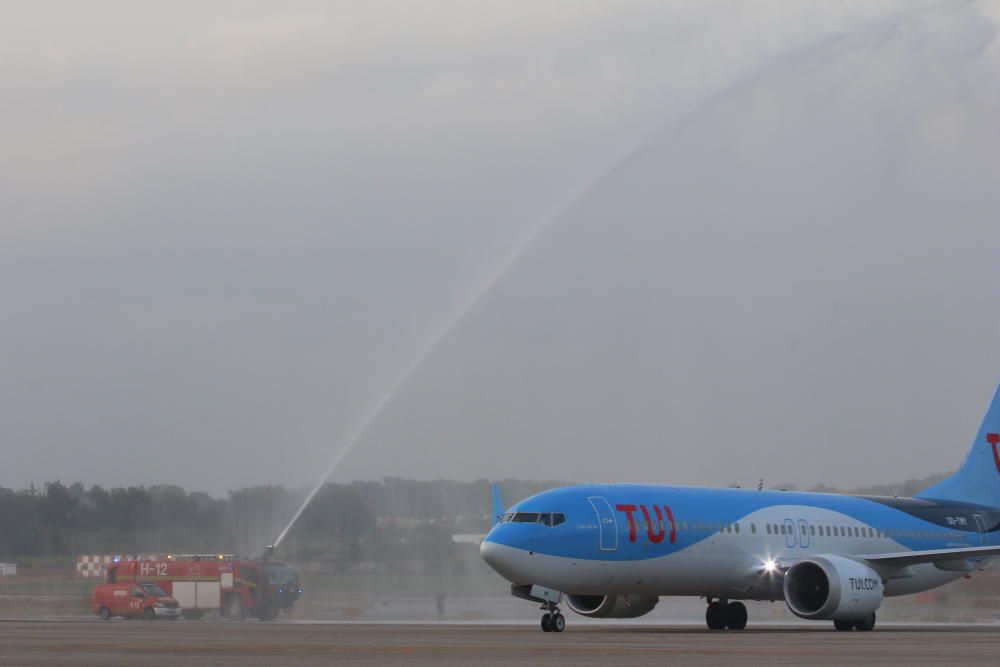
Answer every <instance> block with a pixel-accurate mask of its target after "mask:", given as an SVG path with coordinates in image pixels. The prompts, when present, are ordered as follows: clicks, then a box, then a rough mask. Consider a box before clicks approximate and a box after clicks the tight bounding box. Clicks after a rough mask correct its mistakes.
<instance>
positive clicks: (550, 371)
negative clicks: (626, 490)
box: [0, 3, 1000, 491]
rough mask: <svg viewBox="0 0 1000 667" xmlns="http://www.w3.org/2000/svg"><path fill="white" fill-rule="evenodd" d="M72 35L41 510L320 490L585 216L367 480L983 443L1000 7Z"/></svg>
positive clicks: (30, 398) (29, 332)
mask: <svg viewBox="0 0 1000 667" xmlns="http://www.w3.org/2000/svg"><path fill="white" fill-rule="evenodd" d="M927 6H930V5H927ZM69 7H72V6H69ZM59 8H60V9H64V10H66V11H65V12H64V13H61V14H57V13H54V12H51V11H46V10H47V9H50V8H46V7H44V6H43V7H41V8H37V6H36V5H34V4H33V3H32V4H26V5H22V6H19V7H18V8H17V11H16V12H15V16H16V18H17V19H18V20H15V21H11V22H8V23H7V24H6V27H5V28H3V29H0V30H3V35H2V36H3V39H0V44H3V46H2V47H0V49H2V51H0V53H2V54H3V56H4V57H3V58H2V59H0V61H2V63H4V64H2V65H0V78H2V80H3V82H4V84H5V85H4V89H5V90H6V91H10V92H9V93H8V103H7V104H5V105H4V110H3V111H0V142H2V143H3V145H4V146H5V151H4V155H3V157H0V198H2V200H3V201H5V202H7V208H8V214H7V215H6V216H5V224H4V225H3V226H2V227H0V244H2V245H0V279H2V282H0V284H2V287H0V299H2V302H3V303H4V304H5V317H4V322H3V323H2V324H0V346H2V348H0V349H2V352H0V358H2V359H3V362H2V363H3V368H2V370H3V372H2V374H0V423H3V425H4V433H5V435H4V447H5V449H7V450H8V451H9V452H11V453H12V456H11V457H10V460H9V461H8V465H6V466H5V467H4V469H3V472H2V473H0V483H2V484H7V485H20V484H24V483H26V482H28V481H31V480H34V481H41V480H43V479H47V478H53V477H62V478H63V479H78V478H80V479H83V480H84V481H94V482H102V483H126V482H135V481H146V482H158V481H173V482H178V483H181V484H185V485H188V486H190V487H192V488H205V489H208V490H212V491H217V490H221V489H225V488H232V487H235V486H240V485H243V484H248V483H255V482H261V481H279V482H282V481H283V482H288V483H308V482H311V481H312V480H313V478H314V477H315V474H316V470H317V469H318V468H320V467H322V466H323V464H324V462H325V460H327V458H328V457H329V456H330V455H331V454H332V451H334V450H335V449H336V447H337V444H338V442H339V439H340V438H341V437H342V436H343V434H344V433H346V432H348V431H349V430H350V428H351V425H352V423H353V422H354V421H355V420H357V419H358V418H359V415H360V414H362V413H363V411H364V409H365V408H366V406H368V405H370V404H371V403H372V402H373V401H375V400H376V399H377V397H378V395H379V393H380V391H382V390H383V388H384V387H385V386H386V385H388V384H389V383H390V382H391V381H392V379H393V377H394V375H395V373H397V372H398V370H399V369H400V368H401V367H402V366H404V365H405V363H406V361H407V360H408V359H410V358H412V356H413V355H414V354H416V353H417V352H418V351H419V349H420V347H421V346H422V345H423V344H424V342H425V341H426V340H427V338H428V336H429V335H430V333H431V332H433V331H434V330H435V328H436V327H437V326H438V325H439V323H440V322H442V321H444V320H445V319H446V318H447V317H448V315H449V313H450V312H451V310H452V309H453V308H454V307H455V304H456V303H459V302H460V301H461V298H462V296H463V295H464V294H465V293H466V291H467V290H468V289H469V285H470V284H474V283H475V282H476V281H477V280H480V279H482V277H483V276H484V275H486V274H487V273H488V271H489V269H490V267H491V266H492V265H493V264H494V263H495V261H496V259H497V258H498V257H500V256H502V255H503V253H504V252H506V251H507V250H508V249H509V248H510V247H511V246H512V244H513V243H514V242H515V240H516V239H517V238H519V237H520V236H521V235H522V234H524V233H525V232H526V231H527V230H528V229H530V228H531V227H532V226H533V225H535V224H537V223H538V222H539V221H541V220H544V219H546V218H547V217H549V216H551V215H553V214H554V213H555V212H556V211H559V210H560V209H562V208H563V207H565V206H567V205H568V204H569V209H568V210H567V211H566V212H565V213H563V214H561V215H560V217H559V219H558V220H557V222H556V224H555V226H554V227H553V228H552V229H550V230H549V231H548V232H547V233H546V234H545V235H544V236H543V237H542V238H541V239H540V240H539V242H538V244H537V245H535V246H534V247H532V248H531V249H530V251H529V252H528V254H527V255H526V256H525V257H524V258H523V260H522V261H521V262H520V263H519V264H518V265H517V266H516V268H515V270H514V271H513V272H512V273H511V274H510V275H509V276H508V277H507V278H506V279H505V280H503V281H502V282H501V283H500V285H498V288H497V290H496V291H494V292H492V293H491V294H490V295H489V296H488V298H487V299H486V300H485V301H484V302H483V303H481V304H480V305H479V306H478V307H477V308H476V309H475V310H474V311H473V312H472V313H471V316H470V317H469V319H468V320H466V321H465V322H464V323H463V325H462V327H461V328H460V329H459V330H458V331H457V332H456V333H455V334H454V336H452V337H450V338H449V339H448V340H447V341H446V343H445V345H444V346H443V347H442V348H441V349H440V350H439V351H438V352H437V353H436V354H435V355H434V356H433V357H432V358H431V360H430V363H429V364H428V365H427V367H426V368H424V369H423V370H422V371H421V372H420V373H419V374H418V375H417V376H416V377H415V378H414V380H413V382H412V383H410V384H409V385H408V386H407V387H406V389H405V391H404V392H403V394H402V395H401V396H400V400H399V401H398V402H396V403H394V404H393V405H391V406H390V408H389V410H388V411H387V413H386V414H385V416H384V419H382V420H380V421H379V422H377V424H376V426H375V428H374V429H373V431H372V432H371V434H370V435H369V437H368V438H367V439H366V441H365V442H363V443H362V446H361V447H360V448H359V450H358V451H357V452H356V453H355V454H353V455H352V456H351V457H349V458H348V459H347V460H346V461H345V464H344V466H343V468H342V470H341V471H340V473H339V474H340V475H342V476H343V477H355V476H357V477H379V476H381V475H384V474H403V475H417V476H420V477H436V476H458V477H465V478H469V477H480V476H506V475H517V476H522V477H550V478H551V477H558V478H563V479H595V480H600V479H605V478H607V479H621V480H639V479H642V480H661V481H663V480H673V481H690V482H697V483H725V482H728V481H732V480H737V479H749V478H755V477H756V476H758V475H768V476H769V477H774V478H779V477H780V478H783V479H794V480H799V481H801V482H802V484H800V485H806V484H810V483H813V482H816V481H826V482H833V483H840V484H845V485H849V484H855V483H857V484H860V483H867V482H874V481H879V480H883V479H886V478H896V477H900V476H903V475H910V474H914V475H918V474H925V473H928V472H932V471H936V470H940V469H941V468H942V467H947V466H951V465H954V464H955V463H957V461H958V458H959V457H960V456H961V454H962V453H963V451H964V447H965V444H966V440H967V438H968V437H971V435H972V432H973V430H974V427H975V423H974V422H975V421H976V420H977V419H978V417H979V414H978V413H979V411H980V410H981V406H982V403H983V401H984V400H985V398H986V394H987V393H988V391H989V389H990V387H991V385H992V384H993V382H994V381H995V379H996V378H995V377H994V376H995V375H997V373H996V370H997V368H998V367H1000V365H998V364H997V361H998V358H997V357H998V352H997V347H996V343H995V341H996V337H997V334H998V333H1000V318H998V316H997V315H996V314H995V312H993V311H995V308H994V309H992V310H991V309H990V308H989V307H988V304H991V303H995V302H996V296H997V293H996V285H997V284H1000V281H998V275H997V269H996V268H995V267H996V263H995V262H994V261H992V260H991V257H990V254H991V248H992V247H994V245H995V242H996V240H997V228H996V223H995V221H996V219H997V215H996V214H997V209H998V202H997V196H996V194H995V190H996V188H995V177H994V175H993V171H994V170H992V169H991V166H992V160H993V156H994V155H995V154H996V148H997V136H996V130H995V129H994V125H995V123H994V122H993V121H992V118H994V117H995V115H996V111H997V90H996V81H997V80H998V78H997V77H996V74H997V65H998V47H997V46H996V44H997V42H996V40H995V38H994V35H995V30H996V21H997V17H996V15H995V11H994V15H993V16H990V14H989V12H990V11H992V7H990V6H980V5H951V4H947V5H944V6H942V7H938V8H934V9H930V10H927V11H918V8H917V7H916V6H914V5H912V4H911V3H881V4H876V3H847V4H843V3H838V4H835V5H834V4H829V5H824V4H816V5H809V6H808V7H802V8H789V7H787V6H786V5H784V4H782V3H773V4H767V5H762V4H757V3H755V4H753V5H752V6H751V5H747V4H742V3H714V4H713V3H692V4H687V5H685V4H677V5H670V6H668V7H662V6H659V5H647V4H636V5H632V6H630V7H629V8H628V9H627V10H623V9H618V10H615V11H612V10H610V9H608V8H606V7H602V6H601V5H586V6H583V5H581V6H577V7H573V8H567V5H563V4H551V5H540V6H538V8H537V9H532V10H531V11H527V10H523V9H522V10H517V9H516V8H511V7H509V6H508V5H505V4H502V3H498V4H495V5H477V8H476V11H475V12H473V11H470V9H469V8H468V7H467V6H466V5H464V4H452V3H441V4H431V5H421V6H420V7H417V6H413V7H406V8H403V7H400V6H398V5H392V6H387V5H378V4H371V3H358V4H345V5H337V6H336V7H331V6H329V5H328V4H327V3H319V4H311V3H301V4H297V5H295V6H293V7H291V8H287V9H286V8H284V7H283V8H281V9H278V8H276V7H273V6H271V5H269V4H266V3H265V4H262V5H260V6H254V5H248V4H237V5H232V6H220V9H218V10H217V11H216V12H215V13H213V14H211V15H208V14H206V13H205V11H204V9H203V7H202V6H201V5H198V4H190V5H178V6H175V7H172V8H171V9H169V10H167V9H158V10H154V9H150V8H148V7H131V6H128V5H126V6H121V5H108V6H106V7H101V8H99V10H97V11H88V12H80V13H78V14H77V15H76V16H74V15H73V14H74V12H76V11H78V10H72V9H69V8H67V6H65V5H60V6H59ZM54 15H61V16H63V19H62V23H58V22H56V21H54V20H53V19H52V18H51V17H52V16H54ZM142 26H147V27H148V26H155V29H140V27H142ZM664 128H665V129H664ZM650 137H652V140H651V141H648V143H647V140H648V139H649V138H650ZM640 146H641V147H642V148H641V150H639V152H638V153H636V154H634V155H633V156H632V157H630V158H628V159H626V160H624V162H621V163H620V164H618V163H619V162H620V160H621V159H622V157H623V156H625V155H629V154H631V153H632V152H633V151H634V150H635V149H636V148H637V147H640ZM615 164H618V166H617V167H613V168H612V169H611V171H610V173H608V174H607V175H606V176H605V177H603V178H602V179H600V181H599V183H598V185H597V186H596V187H594V188H592V189H589V190H587V191H586V194H585V195H583V196H582V197H581V198H577V195H578V193H579V192H580V191H581V189H584V188H585V184H587V183H588V182H591V181H593V180H594V179H595V177H597V176H599V175H601V174H604V173H605V172H607V171H608V169H609V167H610V166H611V165H615ZM571 202H572V203H571ZM874 452H879V454H882V453H884V454H886V455H887V456H878V455H875V456H873V453H874ZM892 462H894V463H892ZM876 463H877V465H875V464H876Z"/></svg>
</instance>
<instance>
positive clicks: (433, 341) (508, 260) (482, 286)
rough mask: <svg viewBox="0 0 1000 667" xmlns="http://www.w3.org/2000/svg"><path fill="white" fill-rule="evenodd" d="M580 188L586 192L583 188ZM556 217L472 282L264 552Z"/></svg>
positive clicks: (541, 224) (281, 536)
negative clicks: (451, 334) (483, 276)
mask: <svg viewBox="0 0 1000 667" xmlns="http://www.w3.org/2000/svg"><path fill="white" fill-rule="evenodd" d="M587 189H589V188H587ZM584 191H586V189H585V190H584ZM558 217H559V216H558V215H554V216H551V217H548V218H543V219H542V221H541V222H539V223H538V224H536V225H535V226H534V227H533V228H531V229H530V230H528V233H527V234H525V235H524V236H523V237H522V238H521V239H520V241H518V243H517V244H516V245H514V247H513V248H512V249H511V250H510V251H509V252H508V253H507V254H506V255H504V256H503V258H501V260H500V261H499V262H498V263H497V265H496V267H495V268H494V269H493V271H492V272H490V273H489V274H488V275H487V277H486V279H485V280H483V282H481V283H479V284H478V285H476V286H475V287H474V289H472V290H471V291H470V292H469V293H468V294H467V295H466V297H465V299H463V300H462V302H461V303H460V304H459V307H458V308H456V309H455V311H454V312H453V313H452V314H451V316H450V317H448V319H447V320H445V322H444V324H443V325H442V326H441V327H440V328H438V329H437V330H436V331H435V332H434V334H433V335H432V336H431V337H430V338H429V339H428V341H427V344H426V345H424V347H423V348H422V349H421V350H420V353H419V354H417V355H416V356H415V357H414V358H413V359H412V360H411V361H410V363H409V364H407V365H406V366H405V367H404V368H403V371H402V372H401V373H400V374H399V376H398V377H397V378H396V381H395V382H393V383H392V384H391V385H389V388H388V389H387V390H386V391H385V392H384V393H383V394H382V396H381V397H380V398H379V399H378V400H377V401H376V402H375V403H374V404H373V405H372V406H371V408H370V409H369V410H368V411H367V412H366V413H365V415H364V418H363V419H361V421H359V422H358V423H357V425H356V426H355V427H354V428H353V429H352V430H351V431H350V432H349V433H348V435H347V437H346V438H344V441H343V444H342V445H341V447H340V449H339V450H338V451H337V455H336V456H334V457H333V460H332V461H331V462H330V465H329V466H327V468H326V470H325V471H324V472H323V474H322V475H321V476H320V478H319V480H318V481H317V482H316V485H315V486H314V487H313V488H312V490H311V491H310V492H309V495H307V496H306V499H305V501H303V503H302V505H301V506H300V507H299V509H298V510H296V512H295V514H294V515H293V516H292V519H291V521H289V522H288V525H286V526H285V528H284V529H283V530H282V531H281V533H280V534H279V535H278V539H276V540H275V541H274V544H272V545H269V546H268V547H267V549H270V551H268V552H267V553H268V555H270V553H273V551H274V549H275V548H277V547H278V545H280V544H281V541H282V540H284V539H285V536H286V535H287V534H288V531H289V530H291V528H292V526H294V525H295V522H296V521H297V520H298V518H299V516H301V514H302V512H303V511H305V509H306V507H308V506H309V503H311V502H312V500H313V498H315V497H316V494H317V493H319V491H320V489H322V488H323V484H325V483H326V480H327V479H328V478H329V477H330V475H332V474H333V471H334V470H336V468H337V466H338V465H340V462H341V461H343V460H344V458H345V457H346V456H347V455H348V454H350V453H351V450H352V449H354V446H355V445H357V443H358V441H359V440H361V438H363V437H364V435H365V433H367V432H368V429H369V428H371V425H372V424H373V423H374V422H375V420H376V419H378V417H379V415H381V414H382V412H384V411H385V409H386V407H388V406H389V404H390V403H391V402H392V400H393V399H394V398H395V397H396V394H398V393H399V391H400V390H401V389H402V388H403V386H404V385H406V383H407V382H408V381H409V380H410V378H411V377H413V375H414V373H416V372H417V370H419V369H420V367H421V366H423V364H424V362H425V361H427V359H428V357H430V356H431V354H432V353H433V352H434V350H435V349H437V347H438V345H440V344H441V341H442V340H444V339H445V338H446V337H447V336H448V334H450V333H451V332H452V330H453V329H455V327H456V326H458V324H459V322H461V321H462V319H463V318H464V317H465V316H466V315H467V314H468V313H469V311H470V310H472V308H473V307H474V306H475V305H476V304H477V303H479V301H480V300H481V299H482V298H483V296H485V295H486V293H487V292H489V291H490V290H491V289H492V288H493V286H494V285H496V284H497V283H498V282H499V281H500V279H501V278H503V276H504V275H505V274H506V273H507V272H508V271H510V268H511V267H512V266H513V265H514V264H515V263H516V262H517V260H518V259H519V258H520V257H521V255H522V254H524V251H525V250H526V249H527V248H528V246H529V245H531V243H532V242H533V241H534V240H535V238H537V237H538V235H539V234H540V233H541V232H542V231H543V230H545V228H546V227H548V226H549V224H551V223H552V221H553V220H555V219H557V218H558Z"/></svg>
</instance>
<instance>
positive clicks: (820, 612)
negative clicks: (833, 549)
mask: <svg viewBox="0 0 1000 667" xmlns="http://www.w3.org/2000/svg"><path fill="white" fill-rule="evenodd" d="M784 589H785V603H786V604H787V605H788V609H789V610H791V612H792V613H793V614H795V615H796V616H798V617H799V618H805V619H809V620H813V621H820V620H829V619H832V620H834V621H846V620H854V619H860V618H865V617H867V616H868V615H869V614H871V613H872V612H874V611H875V610H876V609H878V608H879V605H881V604H882V597H883V594H884V590H885V589H884V587H883V582H882V577H880V576H879V575H878V573H876V572H875V571H874V570H872V569H871V568H870V567H868V566H867V565H863V564H861V563H859V562H857V561H854V560H851V559H850V558H844V557H843V556H834V555H824V556H813V557H812V558H808V559H806V560H801V561H799V562H797V563H795V565H792V566H791V567H790V568H788V571H787V572H785V584H784Z"/></svg>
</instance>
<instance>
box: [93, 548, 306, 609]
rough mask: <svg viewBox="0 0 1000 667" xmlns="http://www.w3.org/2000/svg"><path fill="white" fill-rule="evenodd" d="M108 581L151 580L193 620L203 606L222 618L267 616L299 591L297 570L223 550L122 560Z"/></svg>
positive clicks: (287, 604)
mask: <svg viewBox="0 0 1000 667" xmlns="http://www.w3.org/2000/svg"><path fill="white" fill-rule="evenodd" d="M107 581H108V583H131V582H136V583H140V584H142V583H155V584H157V585H159V586H160V587H162V588H163V590H165V591H166V592H167V593H168V594H169V595H171V596H173V598H174V599H176V600H177V602H178V603H179V604H180V606H181V607H182V608H183V610H184V611H183V615H184V618H187V619H189V620H198V619H200V618H201V617H202V616H204V615H205V613H207V612H209V611H218V612H219V615H220V616H221V617H223V618H231V619H237V620H243V619H244V618H246V617H247V616H253V617H256V618H259V619H260V620H262V621H273V620H274V619H275V618H277V617H278V614H279V613H280V612H281V611H285V612H290V611H291V610H292V607H293V606H294V605H295V601H296V600H298V598H299V596H300V595H301V594H302V589H301V588H300V586H299V577H298V573H297V572H296V571H295V570H294V569H292V568H290V567H288V566H287V565H285V564H284V563H279V562H273V561H271V562H266V561H257V560H252V559H248V558H239V557H236V556H233V555H227V554H183V555H169V556H167V558H166V559H165V560H158V561H124V562H120V563H115V564H112V565H111V566H109V567H108V574H107Z"/></svg>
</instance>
